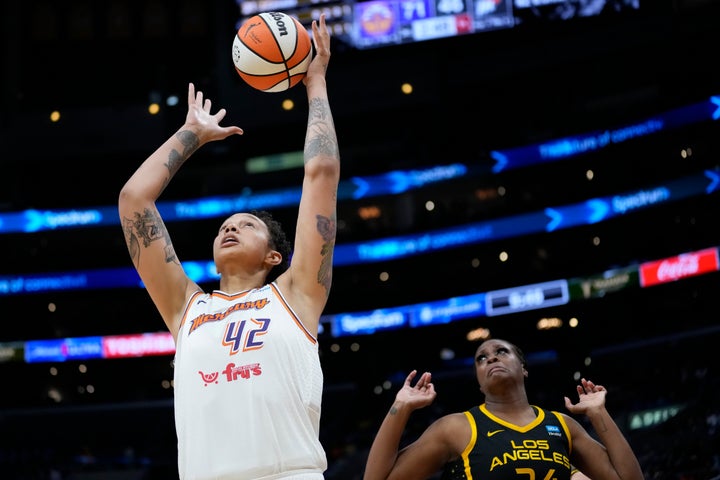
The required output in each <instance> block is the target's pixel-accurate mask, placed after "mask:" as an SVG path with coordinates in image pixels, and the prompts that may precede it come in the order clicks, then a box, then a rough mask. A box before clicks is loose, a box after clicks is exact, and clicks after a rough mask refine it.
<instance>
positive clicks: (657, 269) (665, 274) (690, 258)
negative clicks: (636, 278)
mask: <svg viewBox="0 0 720 480" xmlns="http://www.w3.org/2000/svg"><path fill="white" fill-rule="evenodd" d="M716 271H718V249H717V247H713V248H707V249H705V250H698V251H696V252H689V253H683V254H680V255H677V256H675V257H670V258H666V259H663V260H656V261H654V262H648V263H643V264H641V265H640V286H641V287H651V286H653V285H659V284H661V283H668V282H674V281H676V280H680V279H681V278H687V277H694V276H696V275H702V274H705V273H710V272H716Z"/></svg>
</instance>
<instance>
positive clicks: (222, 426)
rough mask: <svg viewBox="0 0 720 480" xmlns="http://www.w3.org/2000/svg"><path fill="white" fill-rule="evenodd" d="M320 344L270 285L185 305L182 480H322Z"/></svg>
mask: <svg viewBox="0 0 720 480" xmlns="http://www.w3.org/2000/svg"><path fill="white" fill-rule="evenodd" d="M322 388H323V374H322V370H321V368H320V358H319V355H318V343H317V339H316V338H315V337H313V336H312V335H311V334H310V333H309V332H308V331H307V330H306V329H305V327H304V326H303V324H302V323H301V322H300V320H299V319H298V317H297V316H296V315H295V313H294V312H293V310H292V309H291V308H290V306H289V305H288V304H287V302H286V301H285V299H284V298H283V296H282V294H281V293H280V290H279V289H278V287H277V285H276V284H275V283H272V284H269V285H265V286H264V287H262V288H258V289H253V290H249V291H245V292H241V293H236V294H233V295H229V294H227V293H224V292H221V291H217V290H216V291H214V292H213V293H211V294H208V293H202V292H198V293H196V294H195V295H193V297H192V298H191V299H190V301H189V303H188V306H187V308H186V312H185V315H184V316H183V321H182V325H181V326H180V331H179V332H178V338H177V346H176V353H175V425H176V429H177V436H178V454H179V455H178V469H179V473H180V478H181V479H183V480H204V479H215V480H225V479H228V480H229V479H233V480H243V479H248V480H250V479H252V480H257V479H280V478H282V479H289V478H293V479H307V480H316V479H322V478H323V474H322V472H324V471H325V469H326V468H327V458H326V456H325V452H324V450H323V447H322V445H321V444H320V441H319V430H320V401H321V398H322Z"/></svg>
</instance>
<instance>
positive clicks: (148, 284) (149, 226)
mask: <svg viewBox="0 0 720 480" xmlns="http://www.w3.org/2000/svg"><path fill="white" fill-rule="evenodd" d="M211 108H212V103H211V102H210V100H209V99H205V100H203V94H202V92H197V95H196V94H195V86H194V85H193V84H192V83H191V84H190V85H189V86H188V113H187V117H186V119H185V123H184V124H183V126H182V127H181V128H180V129H179V130H178V131H177V132H176V133H175V134H174V135H173V136H172V137H170V138H168V139H167V140H166V141H165V143H163V144H162V145H161V146H160V147H159V148H158V149H157V150H155V152H153V153H152V155H150V156H149V157H148V158H147V159H146V160H145V161H144V162H143V163H142V164H141V165H140V167H139V168H138V169H137V170H136V171H135V173H134V174H133V175H132V176H131V177H130V179H129V180H128V181H127V183H125V185H124V186H123V188H122V190H121V191H120V197H119V201H118V210H119V214H120V221H121V224H122V229H123V233H124V234H125V242H126V243H127V247H128V251H129V252H130V257H131V259H132V262H133V265H134V266H135V269H136V270H137V272H138V274H139V275H140V278H141V279H142V281H143V283H144V284H145V288H146V289H147V291H148V293H149V294H150V297H151V299H152V301H153V302H154V303H155V306H156V307H157V309H158V311H159V312H160V315H161V316H162V319H163V321H164V322H165V324H166V325H167V327H168V329H169V330H170V332H171V333H172V335H173V338H175V337H176V336H177V331H178V328H179V321H180V315H181V313H182V309H183V308H184V306H185V301H186V298H187V297H188V295H189V294H191V293H193V292H195V291H197V290H200V288H199V287H198V286H197V285H196V284H195V283H194V282H193V281H191V280H190V279H189V278H188V277H187V276H186V275H185V272H184V270H183V268H182V266H181V265H180V261H179V260H178V258H177V255H176V254H175V249H174V248H173V245H172V242H171V240H170V236H169V234H168V231H167V228H165V224H164V222H163V220H162V218H161V217H160V213H159V212H158V209H157V207H156V206H155V201H156V200H157V199H158V197H160V195H161V194H162V192H163V191H164V190H165V187H167V185H168V183H169V182H170V180H171V179H172V178H173V176H174V175H175V174H176V173H177V171H178V170H179V169H180V167H181V166H182V165H183V163H185V161H186V160H187V159H188V158H189V157H190V155H192V154H193V153H194V152H195V151H196V150H197V149H198V148H200V147H201V146H202V145H204V144H205V143H208V142H212V141H215V140H222V139H225V138H227V137H229V136H230V135H233V134H242V133H243V131H242V129H240V128H239V127H234V126H232V127H221V126H220V122H221V121H222V119H223V118H224V117H225V113H226V112H225V109H220V110H219V111H218V112H217V113H215V114H211V112H210V111H211Z"/></svg>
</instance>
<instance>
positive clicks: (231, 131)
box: [185, 83, 243, 143]
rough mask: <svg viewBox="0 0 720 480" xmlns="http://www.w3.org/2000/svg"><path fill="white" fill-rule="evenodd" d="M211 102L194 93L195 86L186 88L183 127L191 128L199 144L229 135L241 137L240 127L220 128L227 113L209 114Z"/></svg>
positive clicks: (200, 93) (199, 93)
mask: <svg viewBox="0 0 720 480" xmlns="http://www.w3.org/2000/svg"><path fill="white" fill-rule="evenodd" d="M211 109H212V102H211V101H210V99H209V98H205V99H204V98H203V93H202V92H201V91H198V92H197V94H196V93H195V85H193V84H192V83H190V84H189V86H188V113H187V116H186V118H185V126H186V127H191V128H192V129H193V131H194V132H195V134H196V135H197V136H198V138H199V140H200V143H207V142H212V141H214V140H223V139H225V138H227V137H229V136H230V135H242V134H243V130H242V128H240V127H236V126H230V127H221V126H220V122H221V121H222V119H223V118H225V114H226V113H227V111H226V110H225V109H224V108H221V109H220V110H218V111H217V112H216V113H215V114H213V113H211Z"/></svg>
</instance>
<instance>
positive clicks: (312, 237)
mask: <svg viewBox="0 0 720 480" xmlns="http://www.w3.org/2000/svg"><path fill="white" fill-rule="evenodd" d="M312 32H313V42H314V44H315V49H316V54H315V58H313V60H312V62H311V63H310V66H309V68H308V72H307V76H306V77H305V79H303V82H304V83H305V87H306V90H307V96H308V104H309V112H308V121H307V131H306V136H305V147H304V161H305V167H304V168H305V174H304V179H303V185H302V196H301V200H300V206H299V208H298V219H297V227H296V231H295V245H294V248H293V256H292V262H291V265H290V268H289V269H288V271H287V272H286V273H285V274H283V275H281V277H279V279H278V282H279V283H280V284H281V287H283V289H284V290H286V291H288V292H289V296H290V297H291V302H292V304H293V308H295V309H296V310H298V314H299V315H300V317H301V320H302V321H303V322H304V323H305V327H306V328H308V330H309V331H310V332H311V333H313V334H314V335H316V334H317V331H318V324H319V320H320V315H321V313H322V311H323V309H324V308H325V304H326V303H327V297H328V294H329V292H330V285H331V283H332V260H333V249H334V247H335V234H336V206H337V189H338V182H339V181H340V154H339V150H338V142H337V136H336V133H335V125H334V123H333V117H332V113H331V110H330V104H329V102H328V94H327V86H326V81H325V73H326V70H327V66H328V62H329V60H330V34H329V32H328V29H327V26H326V25H325V16H324V15H321V17H320V20H319V21H313V24H312Z"/></svg>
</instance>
